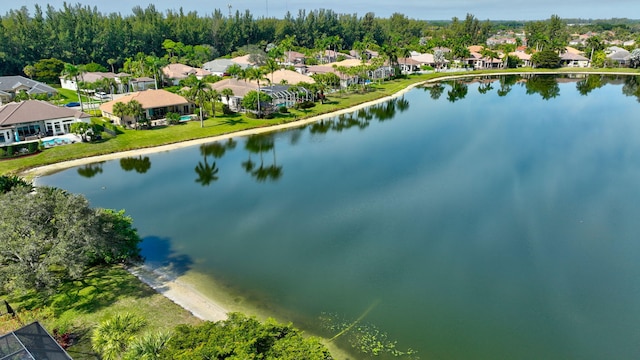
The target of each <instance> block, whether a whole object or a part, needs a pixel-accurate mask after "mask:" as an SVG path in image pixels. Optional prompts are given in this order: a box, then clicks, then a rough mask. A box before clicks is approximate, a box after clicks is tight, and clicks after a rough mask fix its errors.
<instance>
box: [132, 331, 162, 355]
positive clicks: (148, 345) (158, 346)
mask: <svg viewBox="0 0 640 360" xmlns="http://www.w3.org/2000/svg"><path fill="white" fill-rule="evenodd" d="M169 339H171V333H169V332H154V333H147V334H145V335H143V336H142V337H140V338H137V339H136V340H134V342H133V343H132V344H131V345H130V346H129V351H127V353H126V354H125V356H124V358H125V359H127V360H128V359H131V360H134V359H135V360H137V359H142V360H158V359H160V351H162V349H164V347H165V346H166V344H167V342H168V341H169Z"/></svg>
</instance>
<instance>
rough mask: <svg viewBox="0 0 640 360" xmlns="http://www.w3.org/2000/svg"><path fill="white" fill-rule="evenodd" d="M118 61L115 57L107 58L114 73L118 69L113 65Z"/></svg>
mask: <svg viewBox="0 0 640 360" xmlns="http://www.w3.org/2000/svg"><path fill="white" fill-rule="evenodd" d="M117 62H118V60H116V59H113V58H111V59H107V64H109V65H110V66H111V72H112V73H115V72H116V70H115V69H114V67H113V65H115V63H117Z"/></svg>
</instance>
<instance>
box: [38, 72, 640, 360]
mask: <svg viewBox="0 0 640 360" xmlns="http://www.w3.org/2000/svg"><path fill="white" fill-rule="evenodd" d="M638 99H640V90H639V85H638V78H637V77H624V76H621V77H612V76H609V77H605V76H596V75H592V76H588V77H583V78H567V77H558V78H555V77H552V76H535V75H528V76H527V77H519V76H507V77H499V78H495V77H494V78H489V77H485V78H474V79H467V80H464V81H460V82H452V81H450V82H445V83H443V84H441V85H435V86H428V87H425V88H417V89H413V90H411V91H409V92H408V93H406V94H405V95H404V96H402V97H401V98H398V99H395V100H393V101H390V102H387V103H382V104H379V105H376V106H372V107H369V108H367V109H365V110H360V111H357V112H356V113H354V114H351V115H345V116H340V117H337V118H333V119H329V120H324V121H322V122H318V123H315V124H311V125H307V126H304V127H301V128H297V129H293V130H289V131H284V132H278V133H272V134H268V135H265V136H252V137H249V138H237V139H234V140H233V141H224V142H220V143H211V144H206V145H203V146H194V147H190V148H184V149H180V150H175V151H170V152H163V153H156V154H152V155H147V156H142V157H137V158H128V159H122V160H114V161H108V162H104V163H99V164H93V165H89V166H84V167H81V168H73V169H69V170H66V171H63V172H59V173H56V174H53V175H50V176H46V177H42V178H39V179H38V180H37V184H38V185H51V186H57V187H61V188H64V189H67V190H69V191H71V192H75V193H82V194H84V195H85V196H86V197H87V198H88V199H89V200H90V201H91V203H92V204H93V205H94V206H100V207H106V208H114V209H126V211H127V214H129V215H131V216H132V217H133V218H134V220H135V226H136V227H137V228H138V230H139V233H140V235H141V236H142V237H143V238H144V242H143V244H142V248H143V254H144V255H145V256H146V258H147V261H148V262H149V263H150V264H152V265H154V266H158V267H160V266H164V267H169V268H170V269H171V271H173V272H175V273H176V274H177V275H184V274H200V275H203V276H205V278H209V279H212V281H213V279H215V281H216V282H217V283H219V284H223V285H224V286H226V288H227V289H228V291H230V292H231V293H232V294H233V295H232V296H233V297H235V298H236V299H242V300H238V301H243V302H249V303H252V304H253V305H255V306H258V307H260V308H263V309H267V311H269V312H272V313H274V314H275V315H278V316H279V317H280V318H281V319H287V320H293V321H295V323H296V325H299V326H301V327H303V328H305V329H308V330H309V331H313V332H315V333H319V334H322V335H324V336H327V337H329V338H330V337H332V336H334V335H336V334H338V333H339V332H340V331H341V330H344V329H345V328H346V327H347V326H348V325H350V324H354V323H356V326H354V327H353V328H351V329H350V330H349V331H347V332H345V333H344V334H343V335H341V336H339V337H338V338H337V339H336V341H337V342H338V343H339V344H340V345H341V346H343V347H349V346H351V345H354V346H355V347H356V348H364V349H365V350H366V351H365V353H357V352H356V351H355V350H354V354H355V355H356V356H357V357H359V358H368V357H370V356H372V352H375V351H376V346H374V345H372V344H377V343H378V342H380V343H382V344H387V345H389V347H390V348H393V349H395V350H397V352H396V353H395V354H394V353H393V351H391V350H389V349H387V350H389V351H382V356H381V357H382V358H385V357H392V356H393V355H398V356H400V355H401V353H400V352H405V353H406V352H411V351H409V349H413V350H414V351H416V352H415V353H413V354H411V355H407V354H405V355H404V358H418V357H419V358H421V359H507V358H517V359H543V358H544V359H568V358H573V359H605V358H606V359H632V358H638V357H639V356H640V325H639V324H640V261H638V259H640V239H639V238H638V234H640V221H638V218H639V215H640V118H639V117H638V115H637V114H638V110H640V102H639V100H638ZM198 286H199V287H204V288H206V287H207V283H206V281H205V282H204V283H203V282H201V283H199V284H198ZM396 342H397V343H396ZM390 344H395V346H391V345H390ZM378 350H379V349H378ZM401 358H402V357H401Z"/></svg>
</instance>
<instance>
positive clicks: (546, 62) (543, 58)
mask: <svg viewBox="0 0 640 360" xmlns="http://www.w3.org/2000/svg"><path fill="white" fill-rule="evenodd" d="M531 61H532V62H533V64H534V65H535V66H536V67H538V68H543V69H555V68H559V67H560V56H559V55H558V54H557V53H556V52H555V51H551V50H543V51H540V52H537V53H535V54H533V55H532V56H531Z"/></svg>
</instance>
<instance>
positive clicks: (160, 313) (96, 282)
mask: <svg viewBox="0 0 640 360" xmlns="http://www.w3.org/2000/svg"><path fill="white" fill-rule="evenodd" d="M7 300H8V301H9V304H11V306H12V307H13V309H14V310H15V311H16V313H17V318H10V317H9V316H8V315H4V316H3V317H2V318H1V319H0V320H1V321H0V334H4V333H6V332H8V331H12V330H15V329H18V328H19V327H21V326H22V325H21V324H28V323H30V322H33V321H35V320H38V321H40V323H41V324H43V326H44V327H45V328H46V329H47V330H48V331H49V333H53V332H54V330H56V331H57V332H58V333H59V334H64V333H70V334H71V337H72V339H73V342H72V344H73V345H72V346H71V347H69V348H68V349H67V351H68V352H69V354H70V355H71V357H73V358H74V359H76V360H82V359H96V358H97V357H96V356H95V354H93V351H92V349H91V340H90V338H91V331H92V329H93V327H94V326H95V325H96V324H98V323H99V322H100V321H102V320H104V319H105V318H108V317H111V316H113V315H114V314H117V313H126V312H129V313H133V314H136V315H138V316H140V317H142V318H144V319H145V320H146V324H147V325H146V326H145V328H144V329H143V330H142V332H141V333H144V332H146V331H157V330H165V331H169V330H172V329H173V328H174V327H175V326H176V325H178V324H198V323H200V322H201V320H199V319H198V318H196V317H194V316H193V315H192V314H191V313H189V312H188V311H186V310H184V309H183V308H182V307H180V306H178V305H177V304H175V303H173V302H172V301H171V300H169V299H167V298H166V297H164V296H163V295H161V294H159V293H157V292H156V291H155V290H153V289H152V288H150V287H149V286H147V285H146V284H144V283H142V282H141V281H139V280H138V279H137V278H136V277H135V276H133V275H131V274H130V273H129V272H128V271H126V270H125V269H124V268H123V267H122V266H117V265H116V266H110V267H96V268H93V269H91V270H90V271H89V272H88V273H87V274H86V277H85V278H84V279H83V281H75V282H69V283H66V284H64V285H62V286H61V287H60V288H59V289H58V292H57V293H54V294H51V295H47V294H44V293H40V292H36V291H29V292H28V293H26V294H10V295H9V296H8V298H7Z"/></svg>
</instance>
